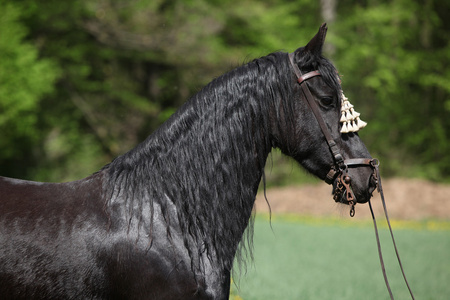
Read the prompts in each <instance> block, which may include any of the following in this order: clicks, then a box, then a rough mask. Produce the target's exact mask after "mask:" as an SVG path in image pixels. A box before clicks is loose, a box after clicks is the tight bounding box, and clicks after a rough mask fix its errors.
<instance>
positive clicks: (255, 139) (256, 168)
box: [111, 71, 271, 269]
mask: <svg viewBox="0 0 450 300" xmlns="http://www.w3.org/2000/svg"><path fill="white" fill-rule="evenodd" d="M227 75H228V77H226V78H223V77H222V78H218V79H217V80H216V81H215V82H213V83H211V84H210V85H208V86H207V87H205V88H204V89H203V90H202V91H201V92H200V93H199V94H197V95H196V96H194V97H193V98H192V99H191V100H190V101H188V102H187V103H186V104H185V105H184V106H183V107H182V108H181V109H180V110H179V111H178V112H177V113H175V114H174V115H173V116H172V117H171V118H170V119H169V120H168V121H167V122H166V123H164V124H163V125H162V126H161V127H160V128H159V129H158V130H157V131H156V132H155V133H154V134H152V135H151V136H150V137H149V138H148V139H147V140H146V141H145V142H144V143H142V144H141V145H139V146H138V147H137V148H135V149H134V150H132V151H130V153H128V154H126V155H124V156H123V157H121V158H119V159H117V162H115V163H113V164H112V165H113V166H111V168H112V170H113V169H114V164H115V165H117V166H118V167H116V168H117V170H122V171H124V170H127V172H117V171H113V172H112V173H115V174H116V176H115V177H116V179H117V180H115V181H116V182H115V184H116V185H117V184H118V185H124V184H128V188H127V190H128V191H130V190H132V189H134V190H135V191H133V192H132V195H128V196H127V195H123V196H122V197H117V198H122V199H126V198H127V197H128V198H129V197H130V196H132V197H133V199H126V200H125V201H126V202H127V205H128V206H129V205H132V206H133V207H136V204H133V203H132V202H134V201H142V199H136V197H135V195H143V194H145V195H152V197H151V199H150V201H151V202H153V203H155V202H158V204H159V205H166V202H167V201H169V202H170V205H173V206H174V207H175V208H176V209H175V210H170V209H168V210H167V211H166V213H167V214H170V212H171V211H172V212H173V211H176V214H177V216H172V219H174V218H175V219H178V222H179V227H180V229H181V231H182V232H183V233H184V235H190V236H191V237H190V238H189V240H190V241H193V242H192V243H193V244H195V245H191V246H192V247H198V248H200V247H201V248H202V249H204V248H205V247H206V250H207V253H209V256H210V259H216V260H219V261H221V264H222V265H223V267H224V268H226V269H230V268H231V265H232V263H233V258H234V255H235V252H236V249H237V247H238V244H239V242H240V241H241V238H242V235H243V233H244V231H245V228H246V227H247V226H248V223H249V219H250V217H251V212H252V208H253V204H254V200H255V196H256V192H257V188H258V185H259V183H260V181H261V177H262V175H263V172H264V170H263V168H264V165H265V162H266V159H267V156H268V153H269V152H270V150H271V141H270V140H269V136H270V134H269V128H268V127H269V120H268V119H269V112H268V107H269V106H270V105H269V104H268V103H269V102H270V100H271V99H264V98H263V97H262V96H261V95H258V92H260V93H262V92H261V91H260V90H258V89H261V87H262V86H264V87H267V86H268V84H269V83H268V82H267V80H264V79H261V80H259V81H258V80H255V81H253V82H252V81H251V80H250V81H249V82H247V83H246V84H245V86H243V85H242V82H237V80H236V77H239V76H240V77H239V78H241V77H246V76H247V77H248V74H245V73H242V74H241V73H239V72H237V71H235V72H234V73H230V74H227ZM247 79H248V78H247ZM234 89H238V91H235V90H234ZM126 173H128V175H125V174H126ZM130 174H133V175H130ZM124 180H125V181H127V183H126V182H124ZM130 185H131V186H133V187H132V188H130ZM142 189H143V190H146V192H137V191H136V190H142ZM115 190H117V188H116V189H115ZM192 251H194V252H195V251H196V250H192ZM198 251H201V250H198ZM213 256H214V257H215V258H212V257H213Z"/></svg>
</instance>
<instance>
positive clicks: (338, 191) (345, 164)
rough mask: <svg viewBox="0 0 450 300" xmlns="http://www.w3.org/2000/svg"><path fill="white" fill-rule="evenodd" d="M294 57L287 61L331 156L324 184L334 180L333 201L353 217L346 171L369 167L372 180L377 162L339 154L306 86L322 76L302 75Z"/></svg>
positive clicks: (317, 74)
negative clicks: (348, 206) (343, 203)
mask: <svg viewBox="0 0 450 300" xmlns="http://www.w3.org/2000/svg"><path fill="white" fill-rule="evenodd" d="M294 55H295V53H290V54H289V61H290V63H291V66H292V68H293V70H294V73H295V75H296V76H297V81H298V83H299V84H300V87H301V89H302V92H303V94H304V95H305V98H306V101H307V102H308V105H309V107H310V108H311V111H312V112H313V114H314V117H315V118H316V120H317V122H318V123H319V126H320V129H321V130H322V133H323V135H324V136H325V139H326V141H327V144H328V147H329V149H330V151H331V154H332V155H333V159H334V164H333V165H332V166H331V168H330V171H329V172H328V174H327V176H326V178H325V182H326V183H328V184H332V183H333V182H334V181H335V180H336V178H338V180H337V184H336V188H335V192H334V196H333V198H334V200H335V201H336V202H345V203H348V204H349V205H350V207H351V209H350V216H352V217H353V216H354V215H355V205H356V199H355V195H354V194H353V191H352V189H351V177H350V175H349V174H348V169H349V168H350V167H360V166H369V167H371V168H372V169H373V170H374V178H375V166H376V165H378V160H377V159H374V158H351V159H344V157H343V156H342V154H341V150H340V148H339V146H338V145H337V143H336V141H335V140H334V139H333V137H332V135H331V133H330V131H329V130H328V128H327V125H326V124H325V121H324V120H323V118H322V115H321V114H320V110H319V107H318V105H317V103H316V101H315V100H314V97H313V95H312V94H311V91H310V90H309V88H308V85H307V84H306V81H307V80H308V79H311V78H314V77H316V76H322V75H321V74H320V72H319V71H317V70H316V71H311V72H308V73H306V74H302V72H301V71H300V68H299V67H298V66H297V64H296V63H294Z"/></svg>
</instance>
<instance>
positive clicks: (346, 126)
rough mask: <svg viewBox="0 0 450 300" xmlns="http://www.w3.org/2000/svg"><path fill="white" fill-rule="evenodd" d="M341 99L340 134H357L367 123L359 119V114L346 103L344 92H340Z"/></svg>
mask: <svg viewBox="0 0 450 300" xmlns="http://www.w3.org/2000/svg"><path fill="white" fill-rule="evenodd" d="M341 99H342V103H341V119H340V122H341V123H342V128H341V133H349V132H357V131H358V130H360V129H362V128H364V127H366V125H367V123H366V122H364V121H362V120H361V119H360V118H359V116H360V115H361V114H360V113H359V112H357V111H355V110H354V108H353V105H352V104H351V103H350V101H348V98H347V97H345V95H344V92H342V91H341Z"/></svg>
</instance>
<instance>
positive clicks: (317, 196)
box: [256, 178, 450, 220]
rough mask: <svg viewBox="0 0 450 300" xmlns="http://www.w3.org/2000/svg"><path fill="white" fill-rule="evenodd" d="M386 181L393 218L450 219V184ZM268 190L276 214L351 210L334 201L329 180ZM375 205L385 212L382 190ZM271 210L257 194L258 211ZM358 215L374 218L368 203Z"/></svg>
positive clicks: (378, 213) (378, 212)
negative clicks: (382, 202)
mask: <svg viewBox="0 0 450 300" xmlns="http://www.w3.org/2000/svg"><path fill="white" fill-rule="evenodd" d="M382 184H383V190H384V195H385V199H386V203H387V204H386V205H387V209H388V213H389V217H390V218H392V219H399V220H424V219H439V220H450V185H446V184H438V183H432V182H429V181H426V180H421V179H403V178H392V179H384V180H383V181H382ZM266 194H267V199H268V200H269V203H270V207H271V209H272V213H274V214H300V215H312V216H342V217H347V216H348V214H349V207H348V206H346V205H342V204H337V203H335V202H334V201H333V197H332V195H331V186H329V185H327V184H325V183H323V184H322V183H321V184H316V185H301V186H289V187H280V188H271V189H268V190H267V193H266ZM372 206H373V208H374V211H375V214H376V216H381V215H382V214H383V208H382V205H381V198H380V195H379V194H378V192H374V198H373V199H372ZM268 211H269V208H268V206H267V204H266V202H265V199H264V194H263V193H262V191H261V192H259V193H258V195H257V200H256V212H257V213H258V212H268ZM349 218H350V217H349ZM355 218H357V219H368V218H370V211H369V208H368V205H367V204H358V205H357V206H356V216H355Z"/></svg>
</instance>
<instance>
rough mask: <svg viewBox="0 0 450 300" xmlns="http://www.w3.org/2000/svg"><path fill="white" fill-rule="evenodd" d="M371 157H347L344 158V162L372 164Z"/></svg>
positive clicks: (348, 164)
mask: <svg viewBox="0 0 450 300" xmlns="http://www.w3.org/2000/svg"><path fill="white" fill-rule="evenodd" d="M372 161H373V158H349V159H345V160H344V163H345V165H347V166H363V165H367V166H372Z"/></svg>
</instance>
